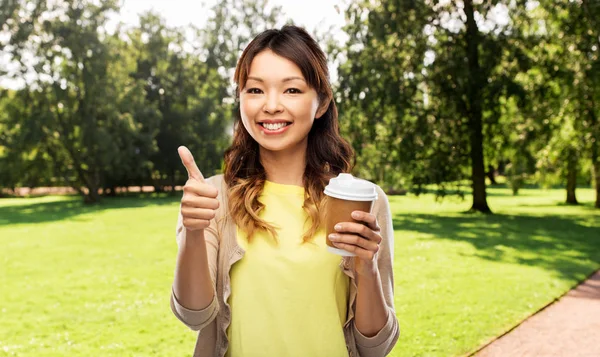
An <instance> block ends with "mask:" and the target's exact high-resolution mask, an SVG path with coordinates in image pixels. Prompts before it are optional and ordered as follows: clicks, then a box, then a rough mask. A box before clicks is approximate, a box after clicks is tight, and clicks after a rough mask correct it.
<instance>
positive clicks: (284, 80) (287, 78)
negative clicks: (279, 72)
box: [247, 77, 306, 83]
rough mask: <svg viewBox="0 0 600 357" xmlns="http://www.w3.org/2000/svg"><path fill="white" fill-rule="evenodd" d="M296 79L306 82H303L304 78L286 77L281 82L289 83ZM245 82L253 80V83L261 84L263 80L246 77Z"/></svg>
mask: <svg viewBox="0 0 600 357" xmlns="http://www.w3.org/2000/svg"><path fill="white" fill-rule="evenodd" d="M296 79H298V80H301V81H303V82H306V80H304V78H302V77H286V78H284V79H283V80H282V82H289V81H293V80H296ZM247 80H248V81H250V80H253V81H257V82H261V83H263V82H264V80H263V79H262V78H259V77H248V79H247Z"/></svg>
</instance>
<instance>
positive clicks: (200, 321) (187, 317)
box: [171, 177, 226, 331]
mask: <svg viewBox="0 0 600 357" xmlns="http://www.w3.org/2000/svg"><path fill="white" fill-rule="evenodd" d="M206 182H207V183H209V184H212V185H213V186H216V187H219V186H218V185H217V182H215V178H214V177H210V178H208V179H206ZM224 194H226V193H225V192H222V190H221V189H219V196H218V199H219V203H220V205H219V209H217V212H216V217H215V218H214V219H212V220H211V221H210V225H209V226H208V227H207V228H206V229H205V230H204V240H205V242H206V254H207V258H208V268H209V269H210V277H211V279H212V283H213V289H214V290H215V294H214V295H213V296H214V297H213V300H212V301H211V303H210V304H209V305H208V306H207V307H206V308H204V309H202V310H190V309H188V308H186V307H184V306H183V305H181V304H180V303H179V301H178V300H177V297H176V296H175V293H174V292H173V290H172V289H171V310H172V311H173V314H174V315H175V316H176V317H177V318H178V319H179V320H180V321H181V322H183V323H184V324H185V325H186V326H187V327H189V328H190V329H192V330H194V331H201V330H202V329H203V328H205V327H206V326H208V325H209V324H210V323H211V322H212V321H213V320H214V319H215V317H216V316H217V313H218V312H219V303H218V300H217V293H216V281H217V260H218V255H219V234H218V228H217V222H218V221H219V218H220V216H221V215H222V212H221V210H222V207H223V206H224V205H223V202H221V201H222V200H223V195H224ZM185 234H186V229H185V227H184V226H183V216H182V215H181V210H180V212H179V218H178V220H177V227H176V237H177V246H178V247H179V249H181V244H182V243H183V241H184V240H185Z"/></svg>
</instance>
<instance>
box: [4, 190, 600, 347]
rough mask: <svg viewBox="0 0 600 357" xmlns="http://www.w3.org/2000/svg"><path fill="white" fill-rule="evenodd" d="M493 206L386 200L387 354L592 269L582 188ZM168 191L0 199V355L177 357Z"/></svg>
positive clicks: (480, 323) (597, 249)
mask: <svg viewBox="0 0 600 357" xmlns="http://www.w3.org/2000/svg"><path fill="white" fill-rule="evenodd" d="M489 194H490V197H489V203H490V206H491V207H492V209H493V210H494V211H495V213H496V214H495V215H492V216H485V215H479V214H464V213H461V212H463V211H466V209H468V208H469V202H468V201H459V200H457V199H446V200H444V201H443V202H441V203H438V202H436V201H435V200H434V198H433V196H422V197H420V198H415V197H413V196H396V197H391V198H390V201H391V203H392V210H393V212H394V215H395V219H394V226H395V229H396V234H395V241H396V251H395V278H396V310H397V314H398V317H399V320H400V324H401V329H402V334H401V338H400V341H399V342H398V345H397V346H396V348H395V349H394V352H393V353H392V355H393V356H458V355H461V354H464V353H467V352H469V351H472V350H473V349H475V348H476V347H477V346H479V345H480V344H482V343H484V342H485V341H487V340H489V339H490V338H492V337H494V336H496V335H498V334H501V333H502V332H504V331H505V330H507V329H509V328H511V327H512V326H514V325H515V324H517V323H518V322H519V321H521V320H522V319H524V318H525V317H527V316H528V315H530V314H532V313H533V312H535V311H537V310H538V309H539V308H541V307H542V306H544V305H545V304H547V303H549V302H551V301H552V300H553V299H555V298H557V297H559V296H560V295H562V294H563V293H564V292H566V291H567V290H568V289H569V288H571V287H572V286H573V285H575V284H576V283H577V282H579V281H581V280H582V279H584V278H585V277H586V276H587V275H589V274H590V273H592V272H593V271H594V270H596V269H598V268H600V211H599V210H594V209H592V204H591V202H592V200H593V192H592V190H590V189H579V190H578V198H579V199H580V201H582V202H583V203H584V205H582V206H578V207H569V206H564V205H561V204H560V202H562V201H563V199H564V191H563V190H549V191H542V190H523V191H522V192H521V195H520V196H519V197H516V198H515V197H512V196H511V195H510V192H509V190H508V189H490V190H489ZM178 201H179V200H178V198H177V197H175V198H168V197H157V196H148V195H146V196H145V197H144V198H115V199H106V200H105V201H104V202H103V203H102V204H101V205H98V206H92V207H89V206H84V205H82V204H81V203H80V200H79V199H78V198H76V197H44V198H32V199H2V200H0V244H1V247H2V248H1V250H0V286H1V287H2V288H1V290H0V321H1V323H0V356H119V357H120V356H188V355H190V353H191V350H192V348H193V344H194V334H193V332H191V331H189V330H187V328H186V327H184V326H183V325H182V324H181V323H179V322H178V321H177V320H176V319H175V318H174V317H173V316H172V314H171V312H170V309H169V307H168V297H169V293H170V285H171V281H172V273H173V269H174V263H175V253H176V244H175V238H174V229H175V221H176V215H177V209H178Z"/></svg>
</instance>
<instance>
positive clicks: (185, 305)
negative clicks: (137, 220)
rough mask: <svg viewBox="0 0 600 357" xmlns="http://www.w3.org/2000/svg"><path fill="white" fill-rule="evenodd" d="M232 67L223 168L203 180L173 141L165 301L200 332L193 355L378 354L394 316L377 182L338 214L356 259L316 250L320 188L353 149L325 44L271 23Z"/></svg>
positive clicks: (388, 231)
mask: <svg viewBox="0 0 600 357" xmlns="http://www.w3.org/2000/svg"><path fill="white" fill-rule="evenodd" d="M234 79H235V82H236V84H237V91H236V92H237V95H238V97H237V99H238V101H239V117H238V121H237V122H236V125H235V129H234V137H233V143H232V145H231V147H230V148H229V149H228V150H227V151H226V152H225V169H224V175H218V176H213V177H211V178H208V179H207V180H204V178H203V176H202V173H201V172H200V170H199V168H198V167H197V166H196V163H195V162H194V160H193V157H192V156H191V153H190V152H189V151H188V150H187V149H186V148H183V147H182V148H180V151H179V154H180V156H181V159H182V161H183V164H184V165H185V167H186V168H187V170H188V174H189V178H190V179H189V180H188V182H187V183H186V185H185V187H184V192H185V193H184V197H183V199H182V205H181V214H180V219H179V222H178V226H177V238H178V243H179V256H178V260H177V268H176V273H175V281H174V284H173V295H172V299H171V306H172V309H173V312H174V313H175V315H176V316H177V317H178V318H179V319H180V320H181V321H183V322H184V323H185V324H186V325H187V326H189V327H190V328H192V329H194V330H199V331H200V333H199V335H198V341H197V344H196V346H197V347H196V351H195V354H194V356H232V357H233V356H332V357H336V356H340V357H342V356H343V357H346V356H359V355H360V356H366V357H370V356H373V357H379V356H384V355H386V354H387V353H389V352H390V351H391V349H392V347H393V346H394V344H395V343H396V340H397V339H398V335H399V328H398V320H397V318H396V314H395V308H394V296H393V287H394V282H393V273H392V272H393V268H392V259H393V256H394V253H393V239H394V236H393V226H392V220H391V213H390V208H389V203H388V201H387V198H386V196H385V194H384V193H383V191H382V190H381V189H380V188H377V190H378V194H379V195H378V198H377V199H376V201H375V203H374V205H373V209H372V213H371V212H362V211H354V212H353V215H352V217H353V218H354V219H355V220H356V222H340V224H338V225H337V226H340V227H343V228H336V229H337V231H338V232H339V233H340V234H337V235H336V236H337V239H336V240H335V242H334V243H333V244H335V246H336V247H338V248H339V249H342V250H346V251H348V252H353V253H356V254H355V255H356V257H355V258H353V260H350V259H346V260H343V261H342V258H341V257H340V256H338V255H334V254H331V253H329V251H328V250H327V248H326V243H325V241H326V239H325V235H326V233H325V230H324V229H323V222H322V215H321V212H322V210H323V209H322V207H323V202H324V201H325V200H324V192H323V191H324V188H325V186H326V185H327V183H328V182H329V180H330V179H331V178H333V177H336V176H338V175H339V174H340V173H348V172H350V171H351V169H352V165H353V164H352V161H353V152H352V148H351V147H350V145H349V144H348V143H347V142H346V141H345V140H344V139H343V138H342V137H341V136H340V133H339V126H338V114H337V109H336V105H335V102H334V101H333V93H332V90H331V86H330V83H329V73H328V70H327V61H326V57H325V54H324V53H323V51H322V50H321V49H320V48H319V46H318V44H317V43H316V42H315V41H314V39H313V38H312V37H311V36H310V35H309V34H308V33H307V32H306V31H305V30H304V29H302V28H299V27H296V26H284V27H283V28H282V29H281V30H275V29H273V30H267V31H265V32H263V33H261V34H259V35H258V36H257V37H256V38H255V39H254V40H253V41H252V42H251V43H250V44H249V45H248V47H247V48H246V49H245V50H244V52H243V54H242V56H241V58H240V60H239V62H238V66H237V68H236V72H235V75H234ZM378 222H380V223H381V226H380V225H379V223H378ZM337 226H336V227H337ZM380 227H381V228H380ZM330 238H331V239H332V240H333V239H334V237H330Z"/></svg>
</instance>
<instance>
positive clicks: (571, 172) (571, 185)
mask: <svg viewBox="0 0 600 357" xmlns="http://www.w3.org/2000/svg"><path fill="white" fill-rule="evenodd" d="M567 160H568V162H567V204H570V205H576V204H577V197H576V196H575V188H576V187H577V155H576V154H575V151H574V150H573V149H570V150H569V157H568V158H567Z"/></svg>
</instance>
